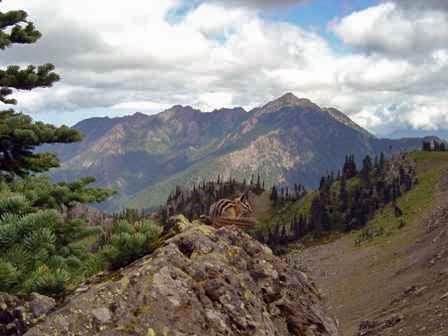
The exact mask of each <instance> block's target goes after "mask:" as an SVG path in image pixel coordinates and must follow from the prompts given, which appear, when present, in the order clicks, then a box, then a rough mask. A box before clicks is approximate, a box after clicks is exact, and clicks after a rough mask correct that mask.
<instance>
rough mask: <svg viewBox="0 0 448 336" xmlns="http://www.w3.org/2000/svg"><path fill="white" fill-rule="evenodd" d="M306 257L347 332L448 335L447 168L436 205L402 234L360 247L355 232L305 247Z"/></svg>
mask: <svg viewBox="0 0 448 336" xmlns="http://www.w3.org/2000/svg"><path fill="white" fill-rule="evenodd" d="M300 258H302V261H301V262H303V263H304V264H305V265H306V266H307V268H308V269H309V271H310V272H311V274H312V276H313V277H314V279H315V281H316V283H317V285H318V286H319V288H321V290H322V293H323V295H324V296H325V297H326V299H327V301H328V305H329V308H330V310H331V311H332V312H333V314H334V315H335V316H336V317H337V318H338V319H339V322H340V325H341V331H342V332H343V335H346V336H353V335H358V330H359V326H360V323H361V322H362V321H368V322H364V323H363V332H362V333H360V335H366V336H367V335H382V336H383V335H385V336H387V335H390V336H392V335H393V336H396V335H406V336H408V335H409V336H411V335H412V336H414V335H415V336H417V335H418V336H425V335H428V336H429V335H431V336H442V335H443V336H448V171H445V172H444V174H443V178H442V181H440V183H439V186H438V191H437V193H436V197H435V202H434V206H433V207H431V209H426V210H425V211H424V213H422V214H421V216H419V219H418V220H416V221H415V222H413V223H409V224H408V225H406V226H405V227H404V228H403V229H402V230H401V231H399V232H398V233H396V234H394V235H392V236H390V237H387V238H383V239H380V240H379V241H376V242H373V243H369V244H367V245H366V246H362V247H356V246H355V244H354V235H348V236H345V237H343V238H341V239H339V240H337V241H335V242H333V243H330V244H327V245H323V246H316V247H311V248H309V249H306V250H305V251H304V252H303V254H302V255H301V257H300Z"/></svg>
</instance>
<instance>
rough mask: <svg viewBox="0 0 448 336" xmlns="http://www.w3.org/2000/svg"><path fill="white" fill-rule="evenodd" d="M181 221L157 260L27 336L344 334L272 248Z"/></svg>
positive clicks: (128, 271) (78, 298)
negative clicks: (339, 332)
mask: <svg viewBox="0 0 448 336" xmlns="http://www.w3.org/2000/svg"><path fill="white" fill-rule="evenodd" d="M177 222H178V223H177V225H176V226H175V227H174V230H175V231H177V232H180V233H178V234H176V235H175V236H174V237H172V238H170V239H168V240H166V241H165V242H164V243H163V246H162V247H160V248H159V249H158V250H157V251H156V252H154V253H153V254H152V255H151V256H148V257H145V258H143V259H141V260H139V261H137V262H136V263H134V264H132V265H130V266H129V267H127V268H125V269H123V270H121V271H120V272H118V273H116V274H113V275H112V276H111V277H110V279H109V280H107V281H102V282H99V283H96V284H91V285H89V289H88V290H87V291H85V292H83V293H78V294H75V295H74V296H73V297H71V298H69V300H68V302H67V303H66V304H65V305H64V306H63V307H61V308H60V309H59V310H57V311H55V312H54V313H52V314H51V315H50V316H49V317H48V318H47V320H46V321H45V322H43V323H42V324H40V325H38V326H36V327H34V328H33V329H31V330H30V331H28V333H27V334H26V335H27V336H37V335H40V336H42V335H64V334H66V335H167V336H171V335H173V336H174V335H176V336H177V335H179V336H180V335H260V336H261V335H265V336H273V335H278V336H282V335H285V336H286V335H288V336H289V335H297V336H308V335H309V336H313V335H315V336H317V335H327V336H330V335H331V336H333V335H338V331H337V328H336V325H335V322H334V321H333V320H332V319H331V318H329V317H328V316H327V315H326V312H325V311H324V309H323V308H322V304H321V301H320V298H319V294H318V291H317V289H316V288H315V287H314V285H313V284H312V283H311V282H310V280H309V279H308V278H307V276H306V275H305V274H304V273H302V272H301V271H299V270H298V269H295V268H292V267H288V266H287V264H286V263H284V262H283V261H281V260H280V259H279V258H277V257H275V256H274V255H273V254H272V252H271V250H270V249H269V248H267V247H265V246H264V245H262V244H260V243H258V242H256V241H255V240H253V239H252V238H250V237H249V236H248V235H247V234H245V233H243V232H241V231H239V230H237V229H235V228H233V227H227V228H222V229H219V230H216V229H214V228H211V227H208V226H204V225H200V224H199V223H189V222H188V221H186V219H185V218H183V217H179V218H177Z"/></svg>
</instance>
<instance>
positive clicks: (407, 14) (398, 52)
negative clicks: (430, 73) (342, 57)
mask: <svg viewBox="0 0 448 336" xmlns="http://www.w3.org/2000/svg"><path fill="white" fill-rule="evenodd" d="M330 28H331V29H332V30H333V31H334V32H335V33H336V34H337V35H338V36H339V37H340V38H341V39H342V40H343V41H344V42H345V43H347V44H349V45H352V46H354V47H357V48H362V49H363V50H366V51H368V52H371V53H375V52H377V53H383V54H387V55H392V56H399V57H412V56H416V57H419V56H421V55H422V54H423V55H425V54H426V53H427V52H428V51H434V50H438V49H442V48H446V41H447V40H448V18H447V15H446V14H445V13H443V12H437V11H434V10H429V11H409V10H403V9H402V8H401V7H398V6H397V5H395V4H394V3H391V2H388V3H383V4H380V5H378V6H375V7H370V8H368V9H365V10H362V11H359V12H355V13H353V14H351V15H349V16H347V17H345V18H343V19H341V20H337V21H336V22H333V23H332V24H331V26H330Z"/></svg>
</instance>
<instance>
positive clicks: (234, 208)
mask: <svg viewBox="0 0 448 336" xmlns="http://www.w3.org/2000/svg"><path fill="white" fill-rule="evenodd" d="M253 213H254V209H253V207H252V204H251V202H250V199H249V192H245V193H244V194H242V195H241V196H240V197H237V198H235V199H234V200H229V199H220V200H219V201H217V202H215V203H213V204H212V206H211V207H210V211H209V216H202V219H205V221H206V222H208V223H210V224H212V225H213V226H215V227H222V226H227V225H237V226H243V227H251V226H253V225H254V219H253V218H251V216H252V215H253Z"/></svg>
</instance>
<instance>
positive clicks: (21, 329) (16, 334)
mask: <svg viewBox="0 0 448 336" xmlns="http://www.w3.org/2000/svg"><path fill="white" fill-rule="evenodd" d="M55 306H56V301H55V300H54V299H52V298H49V297H46V296H43V295H39V294H36V293H33V294H31V295H30V297H29V298H27V300H24V299H21V298H18V297H16V296H14V295H10V294H6V293H0V335H1V336H21V335H23V334H24V333H25V332H26V330H27V329H28V328H29V327H30V326H32V325H34V324H36V323H38V322H39V321H40V320H42V319H44V318H45V316H46V314H47V313H48V312H49V311H50V310H52V309H53V308H54V307H55Z"/></svg>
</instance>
